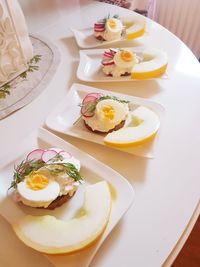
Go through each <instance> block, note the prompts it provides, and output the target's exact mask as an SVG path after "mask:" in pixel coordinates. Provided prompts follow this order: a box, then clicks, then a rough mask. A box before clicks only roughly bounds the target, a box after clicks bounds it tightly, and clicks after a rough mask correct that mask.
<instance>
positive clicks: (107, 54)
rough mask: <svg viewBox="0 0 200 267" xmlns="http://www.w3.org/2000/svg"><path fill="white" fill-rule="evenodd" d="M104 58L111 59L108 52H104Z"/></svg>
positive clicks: (111, 56)
mask: <svg viewBox="0 0 200 267" xmlns="http://www.w3.org/2000/svg"><path fill="white" fill-rule="evenodd" d="M103 55H104V57H108V58H113V55H112V54H111V53H109V52H104V54H103Z"/></svg>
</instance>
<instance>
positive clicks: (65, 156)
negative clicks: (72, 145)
mask: <svg viewBox="0 0 200 267" xmlns="http://www.w3.org/2000/svg"><path fill="white" fill-rule="evenodd" d="M59 155H61V156H63V158H64V159H70V158H71V157H72V155H71V154H70V153H69V152H66V151H64V150H63V151H60V152H59Z"/></svg>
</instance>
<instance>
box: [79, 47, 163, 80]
mask: <svg viewBox="0 0 200 267" xmlns="http://www.w3.org/2000/svg"><path fill="white" fill-rule="evenodd" d="M127 49H128V50H131V51H132V52H134V53H136V54H138V55H141V53H142V51H143V50H144V48H140V47H139V48H135V47H134V48H131V47H129V48H127ZM105 50H106V49H92V50H80V51H79V55H80V61H79V66H78V69H77V77H78V79H79V80H81V81H85V82H133V81H140V80H137V79H132V78H131V75H128V76H121V77H110V76H106V75H105V73H103V71H102V65H101V61H102V55H103V53H104V52H105ZM166 75H167V74H166V73H164V74H163V75H161V76H160V77H157V78H151V80H152V79H160V78H166V77H167V76H166Z"/></svg>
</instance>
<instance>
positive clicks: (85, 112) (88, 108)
mask: <svg viewBox="0 0 200 267" xmlns="http://www.w3.org/2000/svg"><path fill="white" fill-rule="evenodd" d="M95 108H96V105H95V102H94V101H90V102H86V103H85V104H84V105H83V106H82V108H81V115H82V116H84V117H88V118H89V117H93V116H94V113H95Z"/></svg>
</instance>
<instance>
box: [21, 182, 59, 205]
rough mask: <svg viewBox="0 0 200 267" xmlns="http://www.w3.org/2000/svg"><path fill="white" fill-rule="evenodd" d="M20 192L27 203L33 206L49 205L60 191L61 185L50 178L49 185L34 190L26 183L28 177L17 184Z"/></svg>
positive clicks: (23, 200)
mask: <svg viewBox="0 0 200 267" xmlns="http://www.w3.org/2000/svg"><path fill="white" fill-rule="evenodd" d="M17 190H18V193H19V194H20V196H21V200H22V202H23V203H24V204H25V205H28V206H31V207H47V206H48V205H49V204H50V203H51V202H52V201H53V200H55V199H56V198H57V197H58V196H59V193H60V185H59V184H58V183H57V182H56V181H52V180H50V181H49V183H48V185H47V186H46V187H44V188H43V189H40V190H32V189H31V188H29V187H28V186H27V184H26V179H25V180H24V181H23V182H20V183H19V184H18V185H17Z"/></svg>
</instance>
